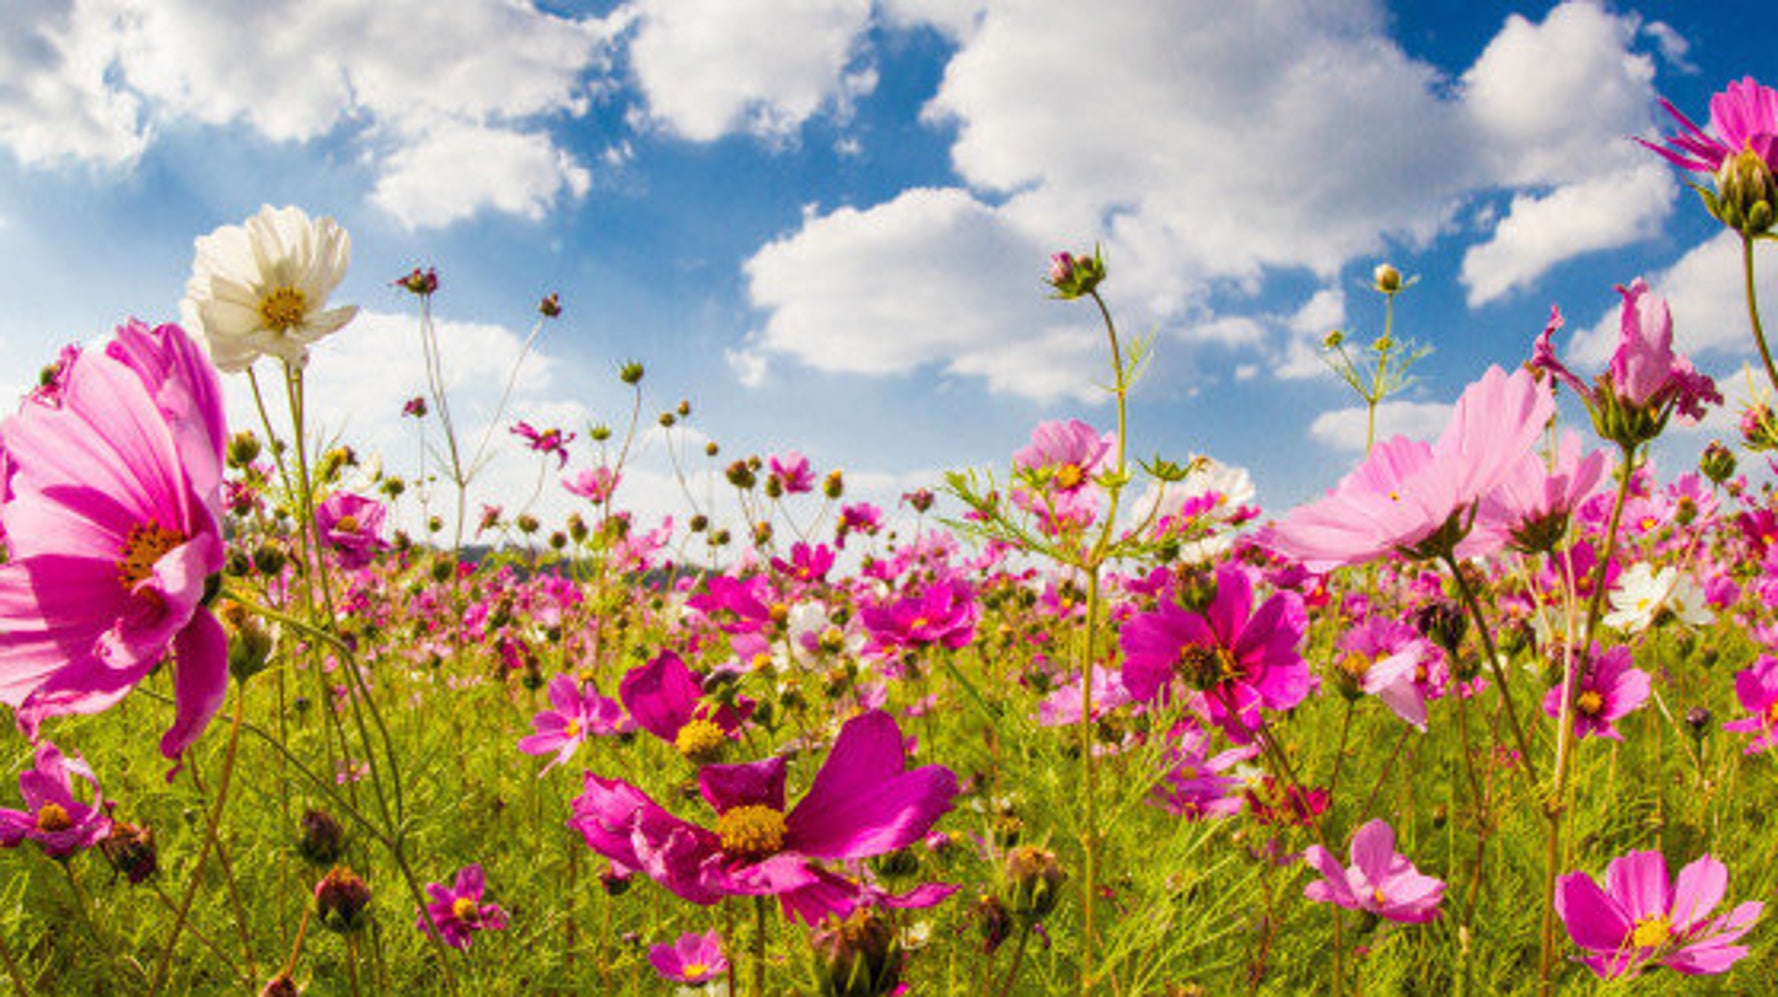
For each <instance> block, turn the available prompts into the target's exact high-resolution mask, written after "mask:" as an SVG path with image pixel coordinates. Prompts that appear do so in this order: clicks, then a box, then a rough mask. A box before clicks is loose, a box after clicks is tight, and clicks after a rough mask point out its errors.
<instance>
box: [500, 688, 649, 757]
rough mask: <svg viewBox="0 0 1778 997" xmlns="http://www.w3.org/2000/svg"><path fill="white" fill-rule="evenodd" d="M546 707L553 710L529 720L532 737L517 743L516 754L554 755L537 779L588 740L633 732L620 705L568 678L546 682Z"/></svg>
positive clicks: (632, 727)
mask: <svg viewBox="0 0 1778 997" xmlns="http://www.w3.org/2000/svg"><path fill="white" fill-rule="evenodd" d="M549 703H550V705H551V706H553V707H555V708H554V709H551V710H544V711H542V712H541V713H538V714H537V715H536V716H534V717H532V718H531V726H532V728H533V729H534V730H535V733H533V734H531V735H530V736H529V737H525V738H521V739H520V740H519V750H520V751H523V752H524V753H525V754H527V755H547V754H551V753H554V755H555V757H554V758H551V759H550V760H549V764H548V765H545V766H544V767H543V772H539V773H537V774H538V775H539V776H542V775H543V774H544V772H548V771H549V770H550V769H553V768H555V767H556V766H557V765H560V764H562V763H563V762H565V761H567V760H568V759H570V758H572V757H574V752H575V750H576V749H578V748H579V747H580V746H581V744H582V743H584V742H585V741H586V739H587V738H588V737H592V736H598V737H604V736H607V735H611V734H622V733H624V732H625V731H629V730H634V729H635V728H636V724H635V722H634V721H632V720H631V719H630V718H629V717H628V716H626V715H625V714H624V708H623V705H622V704H621V703H619V702H618V701H617V700H615V699H612V698H610V697H609V696H601V695H599V690H598V689H596V688H594V687H593V685H592V683H590V682H589V683H587V684H585V685H584V686H583V685H582V684H581V682H580V680H579V679H577V678H575V677H574V676H572V675H557V676H556V677H555V678H553V679H550V681H549ZM674 733H675V734H677V733H678V732H677V731H675V732H674Z"/></svg>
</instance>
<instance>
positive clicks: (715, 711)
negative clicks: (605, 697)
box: [618, 651, 753, 760]
mask: <svg viewBox="0 0 1778 997" xmlns="http://www.w3.org/2000/svg"><path fill="white" fill-rule="evenodd" d="M703 694H704V684H703V681H702V680H701V679H699V678H698V676H697V675H696V674H694V673H693V672H692V670H691V669H690V668H688V667H686V664H685V662H684V661H682V660H680V658H679V656H678V655H677V654H674V653H673V652H672V651H663V652H661V653H660V654H658V655H656V656H655V657H654V659H653V660H651V661H649V662H648V664H646V665H640V666H638V667H636V668H632V669H630V671H629V673H628V674H626V675H624V677H623V681H622V682H621V683H620V684H619V685H618V697H619V698H620V699H622V700H623V704H624V708H625V709H627V710H629V711H630V716H631V717H632V718H633V719H634V720H635V722H636V726H638V727H641V728H642V729H643V730H645V731H648V732H649V733H650V734H653V735H654V736H655V737H658V738H660V739H661V740H663V741H665V742H667V743H668V744H671V745H673V746H674V747H675V748H677V749H679V753H680V754H682V755H684V756H685V757H686V758H689V759H693V760H698V759H707V758H709V757H710V756H711V755H714V754H715V753H716V752H717V751H718V750H719V749H721V748H722V747H723V746H724V745H725V744H726V743H727V742H728V741H729V740H730V739H731V738H734V737H738V736H739V730H740V726H741V722H742V721H743V720H745V719H746V715H747V714H748V713H751V712H752V709H753V703H752V702H751V701H749V700H745V699H743V700H740V701H739V703H738V704H737V706H720V707H712V706H711V705H710V704H707V703H705V702H704V701H703V698H702V697H703Z"/></svg>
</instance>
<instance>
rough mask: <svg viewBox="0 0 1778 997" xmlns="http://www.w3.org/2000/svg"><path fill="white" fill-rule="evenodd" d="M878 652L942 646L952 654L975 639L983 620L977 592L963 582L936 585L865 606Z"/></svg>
mask: <svg viewBox="0 0 1778 997" xmlns="http://www.w3.org/2000/svg"><path fill="white" fill-rule="evenodd" d="M858 615H859V617H860V618H861V619H862V620H863V621H864V625H865V627H866V628H867V629H868V630H869V631H870V637H871V646H872V647H873V648H875V649H876V650H878V651H890V650H896V649H911V648H919V647H926V646H929V645H932V644H942V645H944V646H945V647H948V648H950V649H952V650H956V649H957V648H960V647H965V646H967V645H968V644H969V642H970V641H972V640H974V639H975V625H976V623H977V621H979V620H980V619H981V615H982V611H981V607H980V606H979V605H977V604H976V601H975V590H974V589H973V588H972V587H971V586H970V584H969V583H968V582H966V581H964V580H963V579H962V578H955V577H953V578H946V579H943V580H940V581H935V582H933V583H932V584H930V585H927V586H925V587H924V588H922V589H920V590H919V591H917V592H915V593H913V594H911V595H907V596H903V597H902V598H899V599H895V600H892V601H885V602H881V603H877V604H874V605H865V606H862V607H860V609H859V611H858Z"/></svg>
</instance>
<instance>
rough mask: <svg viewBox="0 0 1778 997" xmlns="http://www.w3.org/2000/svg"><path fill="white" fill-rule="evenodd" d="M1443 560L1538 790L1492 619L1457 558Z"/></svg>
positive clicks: (1528, 743)
mask: <svg viewBox="0 0 1778 997" xmlns="http://www.w3.org/2000/svg"><path fill="white" fill-rule="evenodd" d="M1443 558H1444V562H1445V567H1446V568H1448V569H1450V572H1451V578H1452V579H1454V580H1455V581H1456V583H1457V596H1458V598H1459V599H1461V600H1462V601H1463V606H1464V609H1466V610H1467V611H1468V612H1469V616H1470V619H1471V620H1472V621H1473V622H1474V623H1475V627H1476V633H1477V634H1478V635H1479V636H1480V637H1481V639H1482V651H1483V656H1484V659H1485V660H1486V661H1487V662H1488V671H1489V673H1490V674H1492V675H1493V676H1494V683H1495V684H1496V685H1498V686H1499V687H1500V701H1501V704H1502V705H1503V706H1504V707H1505V712H1506V720H1507V725H1508V726H1509V727H1511V728H1512V732H1513V741H1514V742H1515V743H1516V744H1517V745H1518V748H1519V769H1520V771H1522V772H1524V773H1525V777H1526V779H1527V780H1528V781H1529V782H1530V783H1531V784H1532V785H1534V786H1535V785H1536V784H1537V769H1536V767H1535V766H1534V765H1533V764H1532V762H1531V757H1532V756H1531V738H1530V737H1529V736H1527V735H1526V733H1525V726H1524V724H1523V722H1522V721H1520V719H1519V711H1518V708H1517V707H1515V706H1514V705H1513V695H1512V688H1511V687H1510V686H1509V685H1508V684H1507V680H1506V666H1504V665H1502V664H1501V662H1500V650H1499V649H1498V648H1497V647H1495V646H1494V633H1493V631H1491V630H1489V629H1488V618H1487V616H1485V615H1484V614H1483V613H1482V604H1481V602H1480V601H1479V600H1478V599H1477V598H1476V594H1475V589H1473V588H1471V587H1470V584H1469V580H1468V579H1467V578H1465V577H1464V575H1463V567H1462V566H1461V565H1459V564H1458V563H1457V555H1455V554H1453V553H1451V552H1449V551H1447V552H1445V553H1444V555H1443Z"/></svg>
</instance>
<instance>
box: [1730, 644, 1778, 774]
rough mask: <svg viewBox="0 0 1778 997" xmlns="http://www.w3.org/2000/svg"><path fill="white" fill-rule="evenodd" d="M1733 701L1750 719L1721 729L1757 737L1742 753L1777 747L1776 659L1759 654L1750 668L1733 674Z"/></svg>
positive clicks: (1756, 752) (1731, 722)
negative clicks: (1738, 703)
mask: <svg viewBox="0 0 1778 997" xmlns="http://www.w3.org/2000/svg"><path fill="white" fill-rule="evenodd" d="M1735 698H1736V699H1739V700H1740V701H1741V708H1742V709H1744V710H1746V711H1747V712H1748V713H1751V714H1752V716H1748V717H1742V718H1741V719H1739V720H1730V721H1729V722H1728V723H1726V724H1723V725H1722V729H1723V730H1732V731H1735V732H1737V733H1742V734H1754V735H1757V736H1755V737H1754V739H1753V740H1751V741H1749V742H1747V747H1745V748H1743V749H1741V750H1742V752H1743V753H1745V754H1749V755H1752V754H1758V753H1759V752H1761V751H1764V750H1766V749H1767V748H1770V747H1772V746H1773V745H1775V744H1778V658H1774V657H1772V656H1771V655H1769V654H1762V655H1760V656H1759V660H1757V661H1755V662H1754V663H1753V667H1751V668H1746V669H1743V670H1741V671H1739V672H1736V673H1735Z"/></svg>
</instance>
